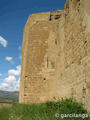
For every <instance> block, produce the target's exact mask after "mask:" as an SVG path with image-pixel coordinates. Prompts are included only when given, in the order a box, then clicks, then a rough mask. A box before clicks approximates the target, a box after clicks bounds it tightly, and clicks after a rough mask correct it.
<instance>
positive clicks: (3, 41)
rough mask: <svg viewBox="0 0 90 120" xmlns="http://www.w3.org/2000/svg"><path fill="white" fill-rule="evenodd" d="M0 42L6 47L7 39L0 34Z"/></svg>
mask: <svg viewBox="0 0 90 120" xmlns="http://www.w3.org/2000/svg"><path fill="white" fill-rule="evenodd" d="M0 44H1V45H2V46H3V47H7V41H6V40H5V39H4V38H3V37H1V36H0Z"/></svg>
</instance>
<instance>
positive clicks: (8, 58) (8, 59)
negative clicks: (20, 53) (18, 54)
mask: <svg viewBox="0 0 90 120" xmlns="http://www.w3.org/2000/svg"><path fill="white" fill-rule="evenodd" d="M5 60H7V61H12V60H13V58H12V57H8V56H7V57H6V58H5Z"/></svg>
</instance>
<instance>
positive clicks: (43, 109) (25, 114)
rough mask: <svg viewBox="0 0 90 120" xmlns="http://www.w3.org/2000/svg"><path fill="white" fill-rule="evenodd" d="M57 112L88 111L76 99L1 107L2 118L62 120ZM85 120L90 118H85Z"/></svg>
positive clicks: (0, 119) (78, 119)
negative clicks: (57, 115) (57, 116)
mask: <svg viewBox="0 0 90 120" xmlns="http://www.w3.org/2000/svg"><path fill="white" fill-rule="evenodd" d="M55 113H59V114H70V113H77V114H80V113H81V114H83V113H87V111H86V110H85V109H84V108H83V107H82V104H78V103H77V102H75V101H72V100H71V99H69V100H63V101H61V102H47V103H43V104H37V105H35V104H31V105H22V104H14V105H13V106H12V107H11V108H1V109H0V120H62V119H61V118H60V117H59V118H56V117H55ZM63 120H83V119H81V118H64V119H63ZM84 120H90V118H88V119H84Z"/></svg>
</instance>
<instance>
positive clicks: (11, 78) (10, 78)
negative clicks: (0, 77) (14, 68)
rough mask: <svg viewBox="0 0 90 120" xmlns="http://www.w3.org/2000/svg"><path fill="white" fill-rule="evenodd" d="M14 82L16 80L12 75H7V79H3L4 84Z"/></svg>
mask: <svg viewBox="0 0 90 120" xmlns="http://www.w3.org/2000/svg"><path fill="white" fill-rule="evenodd" d="M15 80H16V77H15V76H13V75H9V76H8V77H7V78H5V79H4V81H5V82H12V81H15Z"/></svg>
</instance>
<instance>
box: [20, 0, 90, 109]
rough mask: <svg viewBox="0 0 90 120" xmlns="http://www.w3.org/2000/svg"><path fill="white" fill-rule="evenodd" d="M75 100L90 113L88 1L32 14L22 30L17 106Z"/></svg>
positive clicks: (70, 0)
mask: <svg viewBox="0 0 90 120" xmlns="http://www.w3.org/2000/svg"><path fill="white" fill-rule="evenodd" d="M62 98H74V99H76V100H77V101H79V102H83V104H84V105H85V107H86V108H87V109H88V110H90V0H67V1H66V4H65V8H64V10H59V11H54V12H48V13H38V14H32V15H31V16H30V17H29V19H28V21H27V23H26V25H25V29H24V36H23V49H22V72H21V82H20V95H19V102H20V103H26V104H28V103H40V102H45V101H49V100H50V101H52V100H60V99H62Z"/></svg>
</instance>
